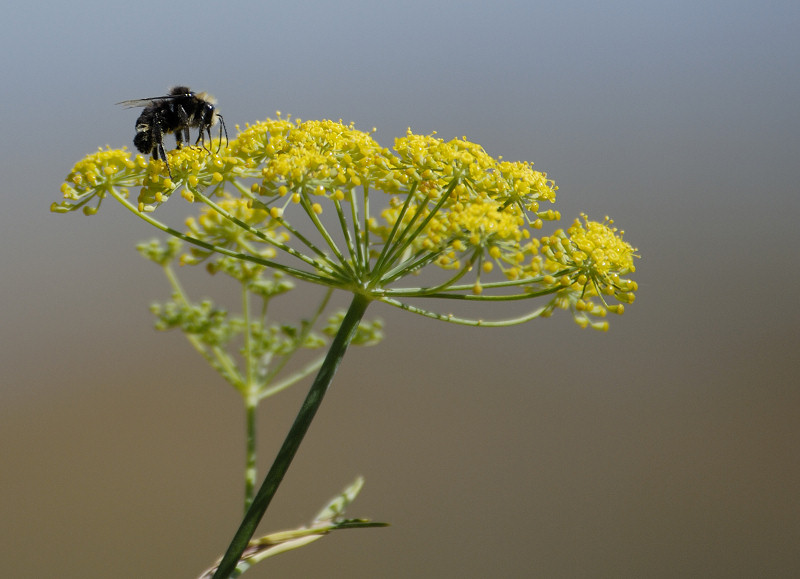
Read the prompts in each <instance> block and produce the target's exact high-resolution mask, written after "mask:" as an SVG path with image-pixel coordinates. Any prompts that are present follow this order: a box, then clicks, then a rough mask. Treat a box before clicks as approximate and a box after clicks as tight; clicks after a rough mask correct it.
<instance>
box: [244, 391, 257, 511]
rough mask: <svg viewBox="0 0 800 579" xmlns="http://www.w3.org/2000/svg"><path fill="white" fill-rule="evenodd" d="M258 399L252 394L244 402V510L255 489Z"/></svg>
mask: <svg viewBox="0 0 800 579" xmlns="http://www.w3.org/2000/svg"><path fill="white" fill-rule="evenodd" d="M257 408H258V400H257V399H255V397H253V396H248V397H247V401H246V402H245V422H246V430H247V432H246V436H247V449H246V452H247V457H246V458H245V462H246V465H245V470H244V512H245V513H247V509H249V508H250V505H251V504H252V502H253V493H255V490H256V476H257V473H256V409H257Z"/></svg>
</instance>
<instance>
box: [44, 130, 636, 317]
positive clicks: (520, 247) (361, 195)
mask: <svg viewBox="0 0 800 579" xmlns="http://www.w3.org/2000/svg"><path fill="white" fill-rule="evenodd" d="M237 128H238V127H237ZM216 145H217V147H216V148H215V147H213V146H212V147H211V149H205V148H201V147H185V148H183V149H180V150H176V151H170V152H169V153H168V156H169V164H170V169H171V174H172V179H169V178H166V177H165V173H166V167H165V164H164V163H163V162H161V161H156V160H153V161H150V162H149V163H148V162H147V161H146V160H145V159H143V158H142V157H141V156H139V155H137V156H136V157H135V158H134V159H130V155H129V153H128V152H127V150H126V149H122V150H101V151H99V152H97V153H94V154H93V155H89V156H88V157H86V158H85V159H83V160H82V161H80V162H78V164H76V165H75V168H74V169H73V171H72V172H71V173H70V174H69V176H68V177H67V182H66V183H65V184H64V186H63V187H62V191H63V192H64V195H65V198H66V199H67V201H65V202H64V203H62V204H59V205H55V206H54V210H55V211H69V210H72V209H74V208H76V207H78V206H81V205H85V204H86V203H87V202H88V200H89V199H91V198H92V197H97V199H98V202H99V200H101V199H102V198H103V197H104V196H105V195H106V194H108V193H112V194H113V193H114V192H117V193H120V192H121V193H123V194H127V188H128V187H131V186H135V185H137V186H141V191H140V195H139V205H138V208H139V211H140V212H141V211H143V210H152V209H154V208H155V207H156V206H157V205H158V204H160V203H163V202H164V201H166V200H167V199H168V198H169V196H170V195H171V194H172V193H173V192H174V191H176V190H178V189H181V191H182V195H183V197H184V198H186V199H187V200H189V201H203V202H204V203H205V204H206V207H205V208H204V209H203V211H202V213H201V215H200V216H199V217H198V218H197V219H190V220H189V221H188V222H187V223H188V227H189V231H188V235H189V237H190V238H194V239H197V240H199V241H200V242H202V243H201V244H199V245H203V244H205V245H204V246H203V249H201V250H195V254H194V255H195V257H196V258H197V259H203V258H204V256H207V255H208V252H209V251H213V249H209V247H211V248H213V247H219V248H223V249H225V250H229V251H237V252H242V253H252V254H253V255H258V256H259V257H265V258H269V259H270V260H271V259H272V257H274V256H275V252H276V251H281V250H282V251H283V252H284V254H285V255H288V256H290V259H299V260H300V262H302V263H301V264H300V267H299V268H298V267H296V265H291V266H290V265H288V264H287V265H286V266H285V267H286V269H285V270H284V271H285V272H286V273H288V274H289V275H293V276H295V277H301V278H303V279H307V280H311V281H313V282H315V283H323V284H330V285H331V286H334V287H339V288H346V289H354V288H355V289H357V290H358V291H374V292H375V293H374V297H375V299H384V298H388V297H389V292H393V291H395V292H398V294H392V295H403V296H407V295H412V293H413V292H412V290H411V289H408V290H398V289H397V288H396V284H397V282H398V280H400V279H401V278H403V277H405V276H407V275H408V274H410V273H416V272H418V271H419V270H420V269H422V268H423V267H425V266H427V265H429V264H434V265H437V266H439V267H440V268H442V269H443V270H444V271H450V272H454V273H451V274H447V275H452V276H453V277H452V278H451V280H450V281H449V282H447V281H446V282H444V283H443V284H441V285H437V286H436V287H435V288H428V289H425V288H419V291H420V295H432V294H433V293H436V292H437V291H438V292H456V293H458V292H464V291H466V292H467V293H472V294H473V295H485V294H486V291H487V290H491V289H494V288H501V287H502V288H508V287H510V285H509V284H513V285H515V286H516V287H519V288H521V289H522V291H523V292H524V293H523V294H522V295H523V296H527V295H530V296H545V295H550V296H551V305H552V307H553V308H564V309H570V310H572V311H573V313H574V314H575V315H576V318H577V319H578V320H579V322H580V323H582V324H584V325H585V324H589V323H590V322H589V321H587V320H588V318H586V315H593V316H600V317H602V316H604V315H605V314H606V312H607V311H616V312H618V313H621V312H622V306H621V305H617V306H609V305H608V304H606V302H605V297H606V296H614V297H615V298H616V300H618V301H619V302H622V303H631V302H632V301H633V299H634V292H635V291H636V284H635V282H632V281H630V280H627V279H624V276H625V275H627V274H628V273H632V272H633V271H634V269H635V268H634V266H633V258H634V257H635V253H634V252H635V250H634V249H633V248H632V247H631V246H630V245H629V244H628V243H626V242H625V241H623V239H622V233H621V232H618V230H617V229H616V228H614V227H612V222H611V220H610V219H606V220H605V221H604V222H602V223H598V222H594V221H589V220H588V218H586V216H583V221H580V220H576V221H575V223H574V224H573V225H572V226H571V227H569V228H568V229H567V230H566V231H564V230H558V231H556V232H555V233H554V234H553V235H551V236H545V237H542V238H537V237H536V236H534V234H533V233H534V231H535V230H538V229H540V228H541V227H542V225H543V222H544V221H546V220H557V219H559V218H560V214H559V212H558V211H554V210H552V209H543V208H542V207H543V205H544V204H546V203H550V204H552V203H553V202H554V201H555V195H556V191H557V190H558V187H556V185H555V183H554V182H553V181H552V180H551V179H549V178H548V177H547V174H545V173H542V172H539V171H535V170H534V169H533V167H532V164H531V163H528V162H510V161H505V160H503V159H495V158H493V157H491V156H490V155H488V154H487V153H486V151H485V150H484V149H483V147H481V146H480V145H478V144H477V143H472V142H470V141H468V140H466V139H465V138H460V139H452V140H450V141H444V140H442V139H440V138H438V137H436V136H435V135H417V134H414V133H412V132H411V130H409V131H408V132H407V133H406V135H405V136H403V137H401V138H398V139H396V140H395V143H394V150H393V151H390V150H389V149H387V148H385V147H382V146H381V145H379V144H378V143H377V141H375V139H374V138H373V136H372V133H367V132H363V131H359V130H357V129H355V128H354V126H353V125H352V124H349V125H347V124H344V123H342V122H335V121H301V120H299V119H290V118H284V117H281V116H280V115H278V117H277V118H276V119H268V120H266V121H263V122H259V123H255V124H253V125H248V126H247V127H246V128H245V129H244V130H241V131H240V132H239V134H238V136H237V137H236V138H235V139H233V140H231V141H230V143H229V144H228V146H227V147H222V148H220V145H221V143H216ZM217 151H219V153H217ZM173 180H174V182H173ZM248 180H249V181H250V182H247V181H248ZM234 191H235V192H238V194H239V196H237V197H233V196H231V195H230V193H232V192H234ZM373 192H379V193H383V194H386V195H387V196H388V197H387V199H386V202H384V203H379V206H383V207H385V208H384V209H383V210H382V212H381V213H380V215H381V216H382V218H383V223H380V222H379V221H378V219H376V218H375V217H374V216H373V215H371V211H372V209H371V207H372V206H373V204H374V201H373V199H374V197H373V196H372V193H373ZM213 197H222V200H221V201H218V202H214V201H212V200H211V199H212V198H213ZM293 204H299V205H301V206H302V209H303V211H301V215H306V216H307V218H309V219H310V220H311V222H312V225H313V227H314V228H316V229H317V231H318V232H319V233H320V236H319V237H320V238H321V239H322V243H321V244H320V242H319V241H315V240H313V239H312V238H310V237H308V235H307V233H303V232H301V229H300V228H298V227H297V219H298V218H297V216H296V215H294V213H292V212H291V211H289V207H290V205H293ZM326 207H328V208H333V210H334V211H335V213H336V215H337V216H338V223H339V226H340V227H341V231H339V232H338V234H337V235H332V234H331V233H330V232H329V231H327V230H326V226H325V225H323V222H322V221H321V220H320V218H319V217H318V216H319V214H321V213H323V212H324V211H325V208H326ZM95 209H96V208H95ZM84 211H87V209H86V208H84ZM290 222H292V223H290ZM290 233H291V238H290V237H289V234H290ZM337 236H338V238H339V239H340V240H343V243H344V247H342V245H341V243H342V241H338V242H337V241H336V237H337ZM292 239H293V241H291V240H292ZM265 244H266V245H265ZM265 247H269V251H268V252H266V253H265V252H264V248H265ZM226 255H228V256H229V257H230V253H227V254H226ZM259 263H264V262H259ZM269 263H270V264H273V262H272V261H270V262H269ZM271 266H272V265H271ZM276 266H277V267H280V266H281V264H276ZM304 266H310V267H311V269H310V270H308V269H305V270H304V269H303V267H304ZM495 271H498V272H499V273H500V275H501V276H502V277H503V278H504V281H503V282H492V281H491V280H489V281H488V282H486V283H483V282H484V281H486V280H482V279H481V275H484V276H488V275H490V274H492V275H494V272H495ZM470 272H473V275H474V280H473V282H472V283H469V284H466V285H459V283H456V282H459V281H460V280H462V279H463V278H464V276H466V275H468V274H469V273H470ZM390 288H391V289H390ZM381 292H385V293H381ZM403 292H405V293H403ZM426 292H427V293H426ZM516 299H519V296H517V298H516ZM592 325H595V327H597V325H596V324H594V323H592Z"/></svg>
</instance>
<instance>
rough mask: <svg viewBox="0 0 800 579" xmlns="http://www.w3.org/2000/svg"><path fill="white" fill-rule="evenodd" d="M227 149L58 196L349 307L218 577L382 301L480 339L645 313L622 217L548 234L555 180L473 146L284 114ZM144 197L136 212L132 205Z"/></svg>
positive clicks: (120, 153)
mask: <svg viewBox="0 0 800 579" xmlns="http://www.w3.org/2000/svg"><path fill="white" fill-rule="evenodd" d="M237 129H238V127H237ZM220 144H221V143H220ZM216 146H217V143H215V144H214V146H211V147H210V150H208V149H203V148H183V149H180V150H176V151H171V152H169V163H170V167H171V168H172V179H169V178H167V177H166V167H165V164H164V163H163V162H161V161H155V160H151V161H149V162H148V161H145V160H144V159H143V158H142V157H141V156H138V155H137V156H135V157H133V158H131V156H130V154H129V152H128V151H127V150H126V149H121V150H113V149H105V150H99V151H98V152H96V153H94V154H92V155H89V156H87V157H86V158H85V159H83V160H82V161H80V162H78V164H77V165H75V168H74V169H73V171H72V172H71V173H70V174H69V176H68V177H67V179H66V182H65V184H64V185H63V186H62V192H63V194H64V198H65V199H64V201H63V202H61V203H60V204H54V205H53V206H52V210H53V211H57V212H68V211H73V210H76V209H78V208H81V209H82V210H83V211H84V212H85V213H87V214H91V213H95V212H96V211H97V210H98V209H99V207H100V204H101V202H102V201H103V200H104V199H105V198H106V197H108V196H111V197H113V198H114V199H116V200H117V201H119V202H120V203H122V204H123V205H124V206H125V207H127V208H128V209H129V210H130V211H131V212H133V213H134V214H136V215H137V216H139V217H140V218H142V219H144V220H146V221H148V222H149V223H151V224H152V225H154V226H155V227H157V228H159V229H161V230H162V231H165V232H167V233H169V234H171V235H173V236H175V237H177V238H179V239H182V240H184V241H186V242H188V243H189V244H190V247H191V249H190V251H189V252H188V253H187V254H186V255H185V257H184V258H183V259H184V260H185V262H186V263H190V262H202V261H204V260H207V259H208V258H209V257H210V256H212V255H213V256H219V257H222V258H225V261H224V262H223V263H224V265H223V266H221V267H238V268H247V267H257V268H269V270H270V271H273V272H280V273H281V274H282V275H283V276H287V277H290V278H293V279H295V280H300V281H306V282H310V283H314V284H317V285H321V286H325V287H327V288H329V289H331V290H343V291H346V292H349V293H351V294H353V299H352V303H351V306H350V309H349V310H348V312H347V314H346V315H345V316H344V318H343V320H342V322H341V325H340V326H339V330H338V333H337V335H336V337H335V338H334V340H333V343H332V345H331V348H330V350H329V351H328V355H327V357H326V359H325V361H324V362H323V363H322V366H321V368H320V370H319V373H318V375H317V378H316V380H315V381H314V384H313V385H312V387H311V391H310V392H309V395H308V398H307V399H306V402H305V403H304V404H303V407H302V408H301V411H300V413H299V415H298V417H297V420H296V422H295V424H294V426H293V427H292V430H291V432H290V434H289V436H288V437H287V440H286V442H285V443H284V446H283V447H282V448H281V450H280V452H279V454H278V457H277V459H276V461H275V463H274V464H273V468H272V469H271V470H270V472H269V474H268V475H267V477H266V479H265V481H264V483H263V484H262V487H261V489H260V490H259V492H258V493H257V495H256V496H255V498H254V500H253V502H252V504H251V506H250V509H249V510H248V512H247V514H246V516H245V519H244V521H243V522H242V525H241V527H240V529H239V532H238V533H237V535H236V537H235V538H234V540H233V542H232V544H231V547H230V548H229V550H228V552H227V553H226V555H225V557H223V560H222V562H221V564H220V566H219V569H218V570H217V573H216V574H215V575H214V576H215V577H229V576H231V574H232V573H234V572H235V569H236V564H237V561H238V560H239V557H240V556H241V554H242V552H243V551H244V550H245V549H246V548H247V545H248V541H249V540H250V537H251V536H252V533H253V531H254V530H255V527H256V525H257V524H258V522H259V520H260V519H261V516H262V515H263V513H264V511H265V510H266V508H267V505H268V504H269V501H270V500H271V498H272V496H273V494H274V492H275V490H276V489H277V485H278V484H279V483H280V480H281V479H282V478H283V475H284V474H285V472H286V469H287V468H288V465H289V463H290V462H291V460H292V457H293V456H294V453H295V452H296V450H297V447H298V446H299V443H300V441H301V440H302V438H303V436H304V435H305V432H306V430H307V429H308V425H309V424H310V422H311V419H312V418H313V416H314V413H315V412H316V410H317V409H318V408H319V404H320V403H321V400H322V397H323V396H324V393H325V391H326V390H327V387H328V386H329V384H330V382H331V380H332V379H333V375H334V373H335V371H336V368H337V367H338V365H339V363H340V362H341V359H342V357H343V356H344V353H345V350H346V348H347V346H348V344H349V343H350V341H351V340H352V338H353V336H354V335H355V334H356V331H357V328H358V326H359V321H360V320H361V318H362V316H363V314H364V312H365V310H366V308H367V307H368V306H369V304H371V303H372V302H382V303H384V304H387V305H390V306H393V307H397V308H401V309H403V310H406V311H409V312H412V313H415V314H419V315H422V316H426V317H430V318H433V319H437V320H441V321H444V322H449V323H456V324H463V325H472V326H510V325H515V324H520V323H524V322H528V321H530V320H532V319H535V318H537V317H546V316H550V315H551V314H553V313H554V312H555V311H557V310H564V311H569V312H570V313H571V314H572V317H573V319H574V320H575V321H576V322H577V323H578V324H579V325H581V326H582V327H587V326H590V327H592V328H595V329H600V330H606V329H607V328H608V322H607V314H608V313H609V312H611V313H615V314H622V313H623V311H624V305H625V304H630V303H632V302H633V301H634V297H635V292H636V289H637V286H636V283H635V282H634V281H632V280H631V279H629V277H628V276H629V274H631V273H633V272H634V271H635V267H634V263H633V260H634V257H637V256H636V254H635V251H636V250H635V249H634V248H633V247H631V245H629V244H628V243H627V242H626V241H624V240H623V233H622V232H621V231H619V230H618V229H616V228H615V227H614V226H613V221H612V220H611V219H609V218H605V219H603V220H602V221H591V220H590V219H589V218H588V217H587V216H586V215H582V216H581V217H580V218H579V219H576V220H575V221H574V222H573V223H572V225H571V226H569V227H568V228H566V229H556V230H555V231H553V232H552V233H551V234H550V235H546V236H537V234H538V232H539V230H540V229H542V227H543V225H544V222H545V221H556V220H558V219H560V217H561V216H560V214H559V212H558V211H555V210H553V209H551V208H549V207H550V206H551V205H552V204H553V203H554V202H555V198H556V191H557V189H558V188H557V187H556V185H555V183H554V182H553V181H552V180H551V179H549V178H548V177H547V175H546V174H545V173H541V172H539V171H536V170H534V169H533V166H532V164H531V163H528V162H509V161H505V160H502V159H495V158H493V157H491V156H490V155H488V154H487V153H486V152H485V151H484V150H483V148H482V147H481V146H480V145H478V144H476V143H472V142H470V141H467V140H466V139H464V138H461V139H453V140H450V141H444V140H442V139H440V138H438V137H436V136H435V135H417V134H414V133H412V132H411V131H410V130H409V131H408V133H407V134H406V135H405V136H403V137H401V138H398V139H396V140H395V143H394V147H393V150H390V149H388V148H385V147H382V146H381V145H379V144H378V143H377V142H376V141H375V139H374V138H373V136H372V134H371V133H367V132H363V131H359V130H357V129H355V128H354V127H353V126H352V125H345V124H343V123H341V122H333V121H305V122H302V121H300V120H293V119H290V118H284V117H282V116H280V114H279V115H278V116H277V118H275V119H268V120H266V121H263V122H259V123H256V124H254V125H250V126H247V127H246V128H245V129H243V130H240V131H239V134H238V136H237V137H236V138H235V139H233V140H231V141H230V143H229V145H228V146H227V147H222V148H221V150H220V152H219V154H215V153H212V151H216ZM133 188H137V189H138V191H139V194H138V199H137V201H136V202H135V203H132V202H130V201H129V199H128V197H129V194H130V191H131V189H133ZM175 192H180V194H181V196H182V197H183V198H184V199H186V200H187V201H189V202H191V203H198V204H200V206H201V209H200V211H199V214H198V215H197V216H196V217H194V218H191V219H189V220H188V221H187V223H186V230H185V231H179V230H177V229H174V228H172V227H170V226H167V225H166V224H163V223H161V222H160V221H158V220H156V219H155V218H154V217H153V215H154V212H155V211H156V209H157V208H158V206H159V205H161V204H162V203H165V202H166V201H168V200H169V199H170V197H171V196H172V195H173V194H174V193H175ZM303 222H305V223H303ZM411 280H415V281H416V283H411ZM442 300H460V301H463V302H517V301H526V302H527V301H528V300H534V301H535V305H534V306H533V307H532V308H530V309H529V310H528V311H527V313H525V314H523V315H516V316H513V317H506V318H500V319H493V320H485V319H481V318H469V317H462V316H459V315H454V314H453V313H451V312H449V311H448V310H447V309H446V307H441V306H442V305H443V304H447V303H452V302H447V301H442ZM423 304H424V305H423ZM437 304H438V305H437Z"/></svg>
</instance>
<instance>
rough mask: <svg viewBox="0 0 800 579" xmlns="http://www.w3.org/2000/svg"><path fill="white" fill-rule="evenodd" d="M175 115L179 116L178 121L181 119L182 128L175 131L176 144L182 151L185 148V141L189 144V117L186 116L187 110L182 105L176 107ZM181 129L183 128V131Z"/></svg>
mask: <svg viewBox="0 0 800 579" xmlns="http://www.w3.org/2000/svg"><path fill="white" fill-rule="evenodd" d="M175 114H177V115H178V119H180V126H179V128H178V129H177V130H176V131H175V142H176V143H177V144H178V148H179V149H180V148H181V147H183V142H184V141H186V142H187V143H188V142H189V117H188V116H187V115H186V110H185V109H184V108H183V107H182V106H180V105H178V106H176V107H175ZM180 127H183V129H181V128H180Z"/></svg>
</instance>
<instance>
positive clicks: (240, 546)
mask: <svg viewBox="0 0 800 579" xmlns="http://www.w3.org/2000/svg"><path fill="white" fill-rule="evenodd" d="M369 304H370V299H369V298H368V297H367V296H364V295H360V294H356V295H355V296H354V297H353V301H352V302H351V304H350V308H349V309H348V310H347V314H346V315H345V317H344V320H342V325H341V326H340V327H339V331H338V332H337V333H336V337H335V338H334V339H333V343H332V344H331V347H330V350H328V354H327V356H325V361H324V362H323V363H322V367H321V368H320V370H319V373H318V374H317V377H316V378H315V379H314V383H313V384H312V385H311V389H310V390H309V392H308V395H307V396H306V399H305V400H304V401H303V405H302V406H301V408H300V412H299V413H298V414H297V418H295V421H294V424H292V427H291V428H290V429H289V434H287V436H286V440H284V441H283V445H282V446H281V449H280V450H279V451H278V455H277V456H276V457H275V461H274V462H273V463H272V467H271V468H270V469H269V472H268V473H267V476H266V478H265V479H264V482H263V483H262V484H261V488H260V489H258V493H257V494H256V496H255V498H254V499H253V502H252V503H251V504H250V508H249V509H247V513H245V516H244V519H243V520H242V523H241V525H239V529H238V530H237V531H236V534H235V535H234V537H233V540H232V541H231V544H230V546H229V547H228V550H227V551H226V552H225V555H224V556H223V557H222V561H221V562H220V564H219V567H218V568H217V571H216V573H214V579H223V578H224V579H227V578H229V577H231V575H232V574H233V573H234V571H235V570H236V565H237V563H238V562H239V558H240V557H241V556H242V553H243V552H244V550H245V548H247V543H248V542H249V541H250V539H251V538H252V537H253V534H254V533H255V531H256V527H257V526H258V523H259V522H260V521H261V518H262V517H263V516H264V513H265V512H266V510H267V507H268V506H269V503H270V501H272V497H273V496H275V492H276V491H277V490H278V486H279V485H280V483H281V481H282V480H283V477H284V475H285V474H286V471H287V470H288V469H289V465H291V463H292V460H293V459H294V455H295V454H296V453H297V449H298V448H299V447H300V443H301V442H302V441H303V437H304V436H305V435H306V432H308V428H309V426H311V421H312V420H313V419H314V415H315V414H316V413H317V410H319V407H320V405H321V404H322V399H323V398H324V396H325V393H326V392H327V390H328V387H329V386H330V384H331V382H332V381H333V376H334V375H335V374H336V370H337V369H338V368H339V364H340V363H341V362H342V358H343V357H344V354H345V351H346V350H347V346H348V345H349V344H350V342H351V341H352V339H353V337H354V336H355V334H356V330H357V329H358V324H359V322H360V321H361V318H362V317H363V316H364V312H365V311H366V309H367V306H368V305H369Z"/></svg>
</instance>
